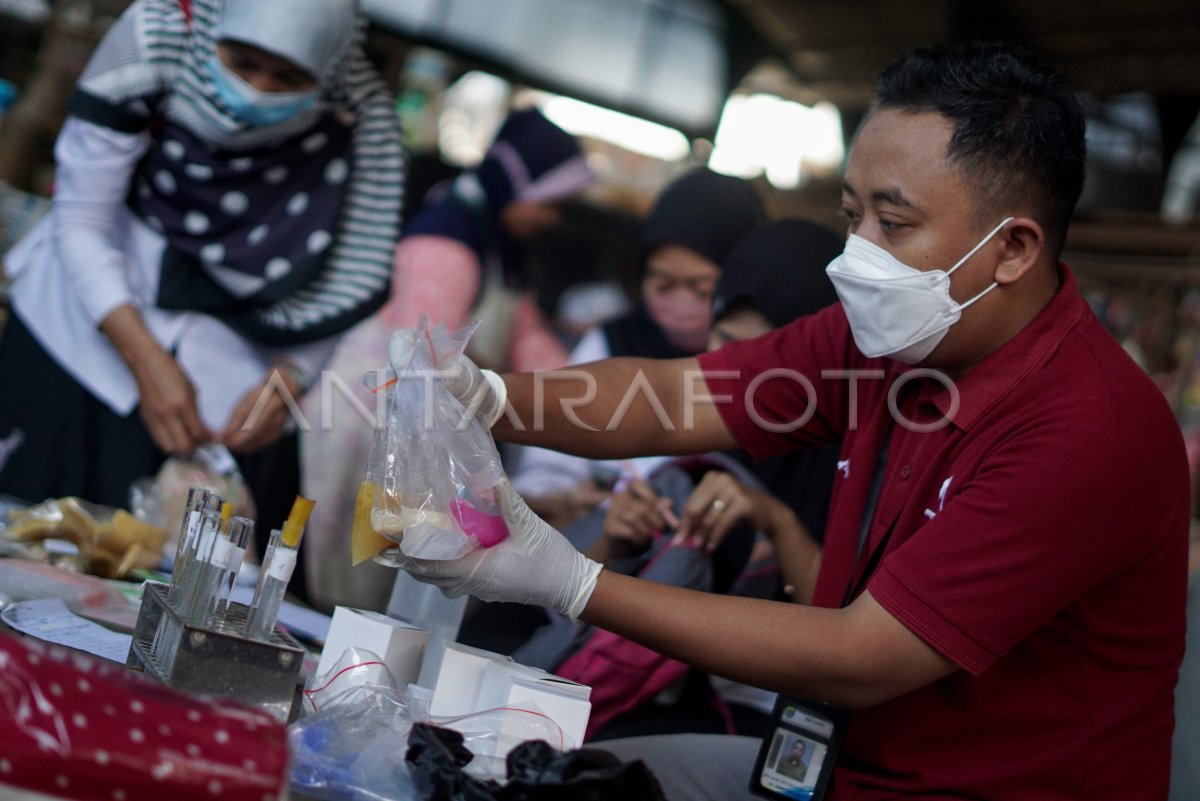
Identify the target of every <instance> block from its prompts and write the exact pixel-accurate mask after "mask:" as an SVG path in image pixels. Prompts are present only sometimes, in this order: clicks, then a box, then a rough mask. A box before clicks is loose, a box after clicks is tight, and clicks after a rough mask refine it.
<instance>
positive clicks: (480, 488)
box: [364, 318, 508, 563]
mask: <svg viewBox="0 0 1200 801" xmlns="http://www.w3.org/2000/svg"><path fill="white" fill-rule="evenodd" d="M474 330H475V326H474V325H470V326H467V327H465V328H462V329H460V330H458V331H453V332H452V331H449V330H448V329H447V328H446V326H445V325H444V324H441V323H439V324H438V325H436V326H433V327H430V326H429V324H428V321H427V320H425V319H424V318H422V319H421V321H420V323H419V324H418V326H417V327H416V328H415V329H408V330H403V331H397V332H396V333H395V334H394V335H393V341H395V338H397V337H398V338H401V339H402V340H403V341H402V346H401V347H400V348H396V347H393V351H394V352H395V351H397V350H399V351H403V352H409V353H411V358H410V359H409V361H408V363H407V364H405V365H400V364H393V365H392V368H393V372H392V373H391V376H390V378H389V379H388V380H387V381H386V382H385V383H384V385H383V387H382V388H379V387H377V388H376V390H377V391H378V390H379V389H383V390H384V391H386V392H387V393H388V397H387V402H386V408H387V416H386V420H385V423H384V425H383V426H382V428H381V429H379V430H378V431H377V432H376V441H375V445H374V446H373V447H372V455H371V463H370V465H369V466H368V468H367V476H366V480H365V481H364V486H365V487H369V489H370V495H371V528H372V529H373V530H374V531H375V532H377V533H378V534H380V535H382V536H383V537H385V538H386V539H388V540H390V541H391V542H394V543H398V544H399V548H400V552H401V553H403V554H404V555H405V556H410V557H413V558H418V559H457V558H458V557H460V556H463V555H465V554H466V553H468V552H470V551H472V550H474V549H475V548H480V547H484V548H487V547H491V546H493V545H496V544H498V543H500V542H503V541H504V539H505V538H507V537H508V528H507V527H506V526H505V524H504V519H503V518H502V517H501V516H500V511H499V507H498V505H497V502H496V497H495V489H496V485H497V484H499V482H500V480H501V478H503V476H504V471H503V467H502V465H501V463H500V455H499V453H497V451H496V445H495V443H494V442H493V441H492V437H491V434H490V433H489V432H487V431H485V430H484V429H483V426H481V425H480V424H479V422H478V421H477V420H476V419H475V417H474V415H473V414H471V413H470V412H469V411H468V410H467V409H466V408H465V407H464V406H463V404H462V403H460V402H459V400H458V399H457V398H455V397H454V396H453V395H452V394H451V393H450V392H449V391H448V390H447V389H446V388H445V386H444V385H443V383H442V380H441V378H442V377H444V371H445V370H446V369H448V368H450V367H453V365H454V364H455V362H456V360H457V359H458V357H459V356H460V355H461V354H462V352H463V351H464V349H465V348H466V344H467V340H469V339H470V337H471V334H472V332H473V331H474ZM383 561H385V563H386V561H387V560H386V555H385V556H384V557H383Z"/></svg>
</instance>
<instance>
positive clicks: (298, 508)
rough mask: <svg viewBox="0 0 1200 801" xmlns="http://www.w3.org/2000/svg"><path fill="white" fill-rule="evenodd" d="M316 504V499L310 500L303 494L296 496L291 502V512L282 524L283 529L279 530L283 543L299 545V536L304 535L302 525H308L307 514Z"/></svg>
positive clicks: (290, 546)
mask: <svg viewBox="0 0 1200 801" xmlns="http://www.w3.org/2000/svg"><path fill="white" fill-rule="evenodd" d="M316 505H317V502H316V501H310V500H309V499H308V498H305V497H304V496H303V495H297V496H296V502H295V503H293V504H292V512H291V514H289V515H288V519H287V521H286V522H285V523H284V524H283V531H281V532H280V535H281V538H282V539H283V544H284V545H286V546H288V547H289V548H295V547H297V546H298V545H300V538H301V537H302V536H304V527H305V526H306V525H308V516H309V515H311V514H312V510H313V507H314V506H316Z"/></svg>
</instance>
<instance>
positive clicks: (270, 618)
mask: <svg viewBox="0 0 1200 801" xmlns="http://www.w3.org/2000/svg"><path fill="white" fill-rule="evenodd" d="M312 508H313V501H310V500H308V499H307V498H302V497H300V496H297V497H296V502H295V503H294V504H293V505H292V512H291V514H289V515H288V519H287V522H285V523H284V524H283V529H282V530H279V529H276V530H275V531H272V532H271V539H270V542H268V543H267V551H266V553H265V554H264V555H263V561H262V568H261V570H260V572H259V575H258V586H257V587H256V588H255V589H254V600H253V601H251V602H250V610H249V613H248V614H247V618H246V635H247V636H248V637H253V638H254V639H258V640H269V639H271V633H272V632H273V631H274V630H275V620H276V618H277V617H279V605H280V604H281V603H282V602H283V596H284V593H285V592H287V585H288V581H290V580H291V578H292V571H294V570H295V569H296V556H297V551H298V549H299V547H300V538H301V537H303V536H304V526H305V525H306V524H307V523H308V516H309V515H310V514H311V513H312Z"/></svg>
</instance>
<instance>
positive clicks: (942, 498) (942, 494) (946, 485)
mask: <svg viewBox="0 0 1200 801" xmlns="http://www.w3.org/2000/svg"><path fill="white" fill-rule="evenodd" d="M953 480H954V476H950V477H949V478H948V479H946V480H945V481H943V482H942V488H941V489H940V490H939V491H938V508H937V512H935V511H933V510H932V509H926V510H925V516H926V517H927V518H929V519H930V520H932V519H933V518H935V517H937V516H938V512H940V511H942V509H943V508H945V506H946V493H947V492H948V491H949V489H950V482H951V481H953Z"/></svg>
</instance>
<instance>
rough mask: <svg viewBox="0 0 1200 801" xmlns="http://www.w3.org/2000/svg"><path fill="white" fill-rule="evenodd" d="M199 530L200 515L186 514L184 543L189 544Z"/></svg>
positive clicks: (195, 513) (194, 513)
mask: <svg viewBox="0 0 1200 801" xmlns="http://www.w3.org/2000/svg"><path fill="white" fill-rule="evenodd" d="M199 529H200V513H199V512H191V513H190V514H188V524H187V538H186V540H185V542H191V541H192V537H194V536H196V532H197V531H198V530H199Z"/></svg>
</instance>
